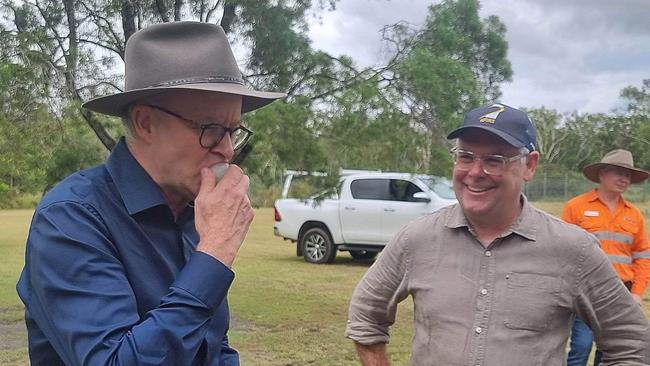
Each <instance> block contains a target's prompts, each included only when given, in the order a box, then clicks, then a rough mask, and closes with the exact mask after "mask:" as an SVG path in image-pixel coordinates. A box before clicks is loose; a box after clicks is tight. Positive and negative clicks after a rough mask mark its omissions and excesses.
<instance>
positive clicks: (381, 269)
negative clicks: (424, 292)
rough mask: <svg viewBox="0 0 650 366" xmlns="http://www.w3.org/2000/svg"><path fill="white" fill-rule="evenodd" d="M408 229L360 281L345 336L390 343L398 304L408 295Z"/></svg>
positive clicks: (398, 236) (389, 245)
mask: <svg viewBox="0 0 650 366" xmlns="http://www.w3.org/2000/svg"><path fill="white" fill-rule="evenodd" d="M406 243H407V234H406V233H405V231H404V230H403V231H401V232H400V233H398V234H397V235H396V236H395V238H394V239H393V240H392V241H391V242H390V243H388V245H387V246H386V248H385V249H384V250H383V251H382V253H381V255H380V256H379V258H378V259H377V261H376V262H375V263H374V264H373V265H372V266H371V267H370V269H369V270H368V272H367V273H366V274H365V275H364V276H363V278H362V279H361V281H360V282H359V284H358V285H357V287H356V289H355V290H354V293H353V295H352V299H351V301H350V308H349V314H348V322H347V327H346V331H345V336H346V337H348V338H350V339H352V340H353V341H355V342H357V343H360V344H363V345H371V344H376V343H388V341H389V328H390V326H391V325H392V324H393V323H394V322H395V314H396V312H397V305H398V304H399V303H400V302H401V301H402V300H404V299H405V298H406V296H407V295H408V285H407V279H408V250H407V249H408V248H407V246H406Z"/></svg>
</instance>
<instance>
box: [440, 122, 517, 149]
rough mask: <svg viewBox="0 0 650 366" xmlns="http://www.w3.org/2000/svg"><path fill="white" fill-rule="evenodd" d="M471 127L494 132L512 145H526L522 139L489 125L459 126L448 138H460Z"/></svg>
mask: <svg viewBox="0 0 650 366" xmlns="http://www.w3.org/2000/svg"><path fill="white" fill-rule="evenodd" d="M470 129H475V130H483V131H486V132H489V133H491V134H493V135H496V136H498V137H499V138H501V139H502V140H504V141H505V142H507V143H508V144H510V145H512V146H514V147H525V145H524V144H523V143H521V141H519V140H517V139H515V138H514V137H512V136H510V135H509V134H507V133H505V132H503V131H499V130H497V129H494V128H491V127H487V126H465V127H459V128H457V129H455V130H453V131H451V132H450V133H449V135H447V140H452V139H456V138H459V137H461V136H462V135H463V134H464V133H465V132H467V131H468V130H470Z"/></svg>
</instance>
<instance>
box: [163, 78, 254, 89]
mask: <svg viewBox="0 0 650 366" xmlns="http://www.w3.org/2000/svg"><path fill="white" fill-rule="evenodd" d="M198 83H232V84H239V85H244V80H243V79H241V78H237V77H233V76H209V77H203V78H189V79H178V80H170V81H165V82H163V83H158V84H154V85H151V86H150V88H159V87H161V86H174V85H183V84H198Z"/></svg>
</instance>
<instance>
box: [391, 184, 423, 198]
mask: <svg viewBox="0 0 650 366" xmlns="http://www.w3.org/2000/svg"><path fill="white" fill-rule="evenodd" d="M417 192H422V190H421V189H420V187H418V186H416V185H415V184H413V183H411V182H409V181H408V180H403V179H391V180H390V199H391V200H392V201H403V202H415V200H414V199H413V193H417Z"/></svg>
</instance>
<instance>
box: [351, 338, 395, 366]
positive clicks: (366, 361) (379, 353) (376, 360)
mask: <svg viewBox="0 0 650 366" xmlns="http://www.w3.org/2000/svg"><path fill="white" fill-rule="evenodd" d="M354 345H355V346H356V347H357V353H358V354H359V359H360V360H361V364H362V365H363V366H390V362H389V361H388V354H387V353H386V343H376V344H371V345H367V346H366V345H363V344H361V343H357V342H354Z"/></svg>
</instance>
